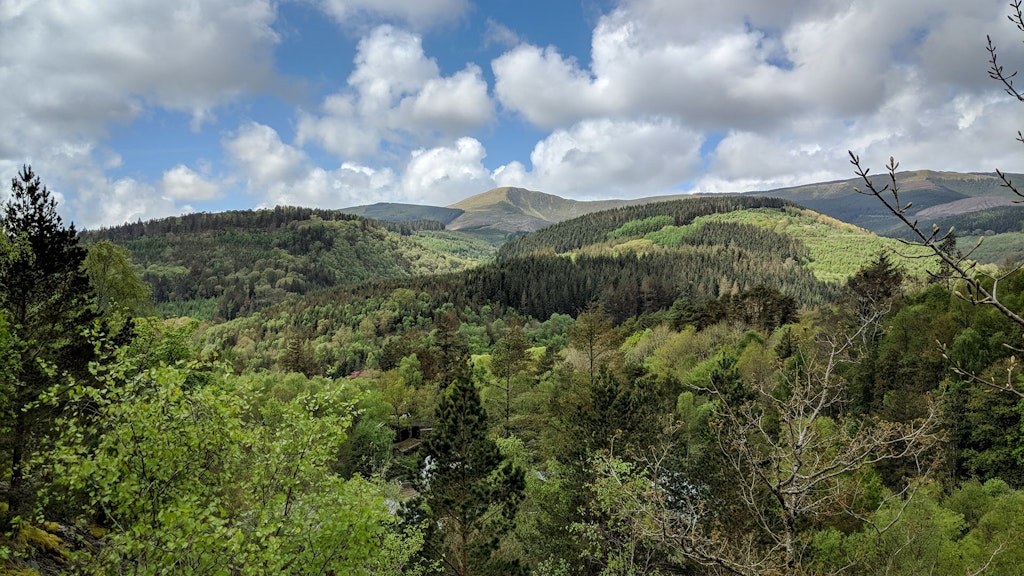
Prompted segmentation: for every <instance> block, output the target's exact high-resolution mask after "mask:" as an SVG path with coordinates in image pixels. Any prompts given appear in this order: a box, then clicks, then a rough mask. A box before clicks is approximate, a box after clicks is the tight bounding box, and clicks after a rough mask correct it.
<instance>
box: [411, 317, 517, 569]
mask: <svg viewBox="0 0 1024 576" xmlns="http://www.w3.org/2000/svg"><path fill="white" fill-rule="evenodd" d="M445 326H447V328H451V322H448V323H445ZM441 332H445V334H443V335H441V336H440V338H439V339H440V340H441V341H443V342H445V344H446V349H445V352H446V354H445V356H446V361H447V362H448V363H449V364H448V365H446V366H445V367H444V371H443V372H444V374H446V375H447V377H448V378H450V381H449V382H448V383H447V385H446V386H445V387H444V388H443V389H442V390H443V396H442V398H441V402H440V404H439V405H438V407H437V412H436V414H435V424H434V429H433V431H432V432H431V433H430V436H428V438H427V440H426V441H425V442H424V449H423V453H424V459H423V461H422V465H421V470H420V473H419V475H418V476H417V482H416V484H417V488H418V490H419V491H420V496H419V497H418V498H417V499H416V500H414V501H413V502H412V503H411V504H410V508H409V516H410V518H411V519H413V520H416V521H419V520H425V521H426V524H425V526H426V530H427V534H426V537H425V543H424V550H423V553H424V555H425V556H427V557H428V558H429V559H431V560H436V561H438V562H439V563H440V565H441V566H442V568H443V571H444V573H445V574H450V575H455V576H469V575H481V574H517V573H520V572H521V568H520V566H519V563H518V561H517V560H516V559H515V558H508V557H504V556H502V555H501V554H499V553H498V548H499V546H500V544H501V539H502V537H503V536H504V535H505V534H506V533H507V532H508V531H509V530H511V529H512V528H513V526H514V520H515V515H516V511H517V508H518V506H519V502H520V501H521V500H522V496H523V490H524V489H525V479H524V474H523V471H522V470H521V469H519V468H516V467H515V466H513V465H512V464H511V463H510V462H507V461H505V460H504V459H503V458H502V456H501V454H500V452H499V451H498V447H497V445H496V444H495V442H494V441H493V440H491V439H490V438H488V437H487V414H486V412H485V411H484V409H483V406H482V405H481V402H480V394H479V392H478V391H477V389H476V387H475V386H474V385H473V381H472V379H471V372H470V368H469V362H468V360H469V357H468V351H467V350H466V348H465V346H464V345H463V346H461V347H459V346H457V344H458V342H459V339H458V338H457V335H453V334H451V333H450V332H449V330H446V329H445V328H444V327H442V328H441ZM459 348H461V352H460V353H457V351H458V349H459Z"/></svg>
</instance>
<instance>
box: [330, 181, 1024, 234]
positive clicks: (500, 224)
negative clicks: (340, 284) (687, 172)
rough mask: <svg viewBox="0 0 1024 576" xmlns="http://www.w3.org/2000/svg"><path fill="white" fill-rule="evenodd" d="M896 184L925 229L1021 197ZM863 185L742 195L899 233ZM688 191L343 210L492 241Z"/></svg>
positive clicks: (956, 185)
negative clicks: (425, 223) (432, 223)
mask: <svg viewBox="0 0 1024 576" xmlns="http://www.w3.org/2000/svg"><path fill="white" fill-rule="evenodd" d="M1010 176H1011V177H1016V175H1010ZM887 179H888V177H887V176H886V175H876V176H874V177H873V181H874V182H876V184H877V185H879V186H884V185H885V184H886V183H887ZM897 182H898V183H899V186H900V199H901V201H903V202H904V203H905V202H913V209H912V210H911V211H910V212H909V214H910V216H912V217H915V218H920V219H922V224H923V225H925V226H926V228H930V226H931V219H935V220H936V221H937V220H938V219H943V218H944V219H946V220H944V221H945V222H947V223H948V222H949V221H950V220H949V219H950V218H953V220H952V221H953V222H954V223H955V222H956V217H958V216H961V215H965V214H972V213H975V212H979V211H983V210H990V209H993V208H999V207H1005V206H1009V205H1010V204H1012V202H1013V201H1014V200H1019V198H1017V197H1016V196H1014V195H1013V193H1012V192H1010V191H1009V190H1008V189H1007V188H1006V187H1005V186H1003V182H1002V180H1001V179H1000V178H999V177H998V176H996V175H995V174H989V173H958V172H938V171H932V170H917V171H909V172H901V173H899V174H897ZM862 187H863V182H862V181H861V180H860V179H859V178H850V179H847V180H837V181H832V182H822V183H815V184H806V185H801V186H792V187H788V188H778V189H774V190H767V191H757V192H746V193H744V195H754V196H770V197H775V198H783V199H786V200H791V201H793V202H796V203H797V204H800V205H802V206H806V207H807V208H810V209H812V210H814V211H816V212H820V213H822V214H827V215H829V216H831V217H833V218H836V219H839V220H842V221H844V222H848V223H850V224H854V225H856V226H860V227H862V228H866V229H868V230H871V231H873V232H876V233H880V234H895V235H899V234H901V232H900V231H899V230H894V222H893V217H892V215H891V214H889V212H888V211H887V210H886V209H885V207H884V206H883V205H882V204H881V203H880V202H878V200H877V199H875V198H873V197H871V196H867V195H864V194H860V193H858V192H857V191H856V189H858V188H862ZM691 196H698V194H685V195H668V196H652V197H645V198H636V199H632V200H596V201H580V200H570V199H566V198H561V197H559V196H555V195H552V194H546V193H543V192H537V191H532V190H526V189H523V188H512V187H503V188H495V189H493V190H488V191H487V192H484V193H482V194H477V195H475V196H471V197H469V198H466V199H465V200H462V201H460V202H456V203H455V204H452V205H450V206H448V207H446V208H440V207H435V206H416V205H411V204H374V205H371V206H360V207H354V208H346V209H345V210H344V211H345V212H348V213H351V214H359V215H361V216H365V217H368V218H377V219H381V220H391V221H409V220H437V221H439V222H441V223H443V224H444V225H445V226H446V227H447V228H448V229H449V230H462V231H465V232H473V233H477V234H484V235H488V236H489V237H490V238H491V239H492V242H494V243H500V242H501V241H503V240H504V239H507V238H508V237H510V236H512V235H515V234H517V233H524V232H535V231H537V230H540V229H542V228H545V227H547V226H550V225H552V224H556V223H558V222H563V221H565V220H569V219H572V218H576V217H578V216H583V215H585V214H591V213H594V212H599V211H602V210H609V209H612V208H620V207H624V206H637V205H643V204H649V203H651V202H663V201H669V200H676V199H680V198H685V197H691ZM975 228H977V227H976V226H975ZM495 239H497V241H494V240H495Z"/></svg>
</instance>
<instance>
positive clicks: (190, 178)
mask: <svg viewBox="0 0 1024 576" xmlns="http://www.w3.org/2000/svg"><path fill="white" fill-rule="evenodd" d="M161 189H162V190H163V195H164V196H166V197H167V198H170V199H171V200H185V201H189V200H192V201H196V200H213V199H215V198H219V197H220V195H221V187H220V184H218V183H217V182H214V181H212V180H209V179H207V178H204V177H203V176H201V175H200V174H198V173H196V172H195V171H194V170H192V169H191V168H189V167H188V166H185V165H184V164H178V165H177V166H175V167H174V168H171V169H170V170H168V171H166V172H164V177H163V181H162V182H161Z"/></svg>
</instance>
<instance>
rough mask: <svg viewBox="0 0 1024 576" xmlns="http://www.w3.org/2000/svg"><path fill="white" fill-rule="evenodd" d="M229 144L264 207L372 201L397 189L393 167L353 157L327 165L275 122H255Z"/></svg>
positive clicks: (335, 205) (248, 185)
mask: <svg viewBox="0 0 1024 576" xmlns="http://www.w3.org/2000/svg"><path fill="white" fill-rule="evenodd" d="M224 149H225V150H226V151H227V153H228V155H229V156H230V157H231V159H232V161H233V162H234V164H235V165H236V166H237V167H238V169H239V172H240V173H241V175H242V177H243V178H245V180H246V182H245V187H246V189H247V190H248V192H249V193H250V194H254V195H256V196H257V198H258V203H259V205H260V206H262V207H271V206H277V205H292V206H317V207H322V208H344V207H348V206H354V205H359V204H372V203H374V202H378V201H381V200H383V199H384V198H385V197H386V196H387V195H388V194H390V193H391V192H393V190H394V187H395V176H394V173H393V172H392V171H391V170H390V169H387V168H384V169H374V168H371V167H368V166H362V165H359V164H356V163H352V162H346V163H343V164H341V165H340V166H339V167H338V168H337V169H334V170H327V169H324V168H321V167H319V166H316V165H315V164H314V163H313V162H312V161H311V159H310V158H309V156H308V155H307V154H306V153H305V152H303V151H302V150H301V149H299V148H296V147H295V146H291V145H289V144H286V143H284V142H283V141H281V137H280V135H279V134H278V133H277V131H276V130H274V129H273V128H271V127H270V126H266V125H263V124H257V123H255V122H251V123H249V124H247V125H245V126H242V127H241V128H240V129H239V130H238V131H237V132H236V133H235V134H232V135H231V136H230V137H229V138H228V139H227V140H226V141H225V142H224Z"/></svg>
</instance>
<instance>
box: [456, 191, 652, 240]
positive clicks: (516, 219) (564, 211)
mask: <svg viewBox="0 0 1024 576" xmlns="http://www.w3.org/2000/svg"><path fill="white" fill-rule="evenodd" d="M636 202H638V201H635V200H598V201H590V202H586V201H579V200H568V199H565V198H560V197H558V196H554V195H551V194H545V193H543V192H534V191H532V190H526V189H523V188H510V187H504V188H495V189H493V190H488V191H487V192H484V193H483V194H477V195H476V196H471V197H469V198H466V199H465V200H462V201H461V202H457V203H455V204H452V205H451V206H449V208H452V209H456V210H461V211H462V214H461V215H460V216H459V217H458V218H455V220H454V221H452V222H451V223H449V224H448V228H449V229H452V230H462V229H479V228H497V229H500V230H505V231H508V232H534V231H537V230H540V229H541V228H545V227H547V226H550V225H552V224H555V223H557V222H562V221H563V220H568V219H570V218H575V217H577V216H582V215H584V214H589V213H591V212H598V211H600V210H608V209H610V208H618V207H620V206H626V205H629V204H633V203H636ZM640 202H642V201H640Z"/></svg>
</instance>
